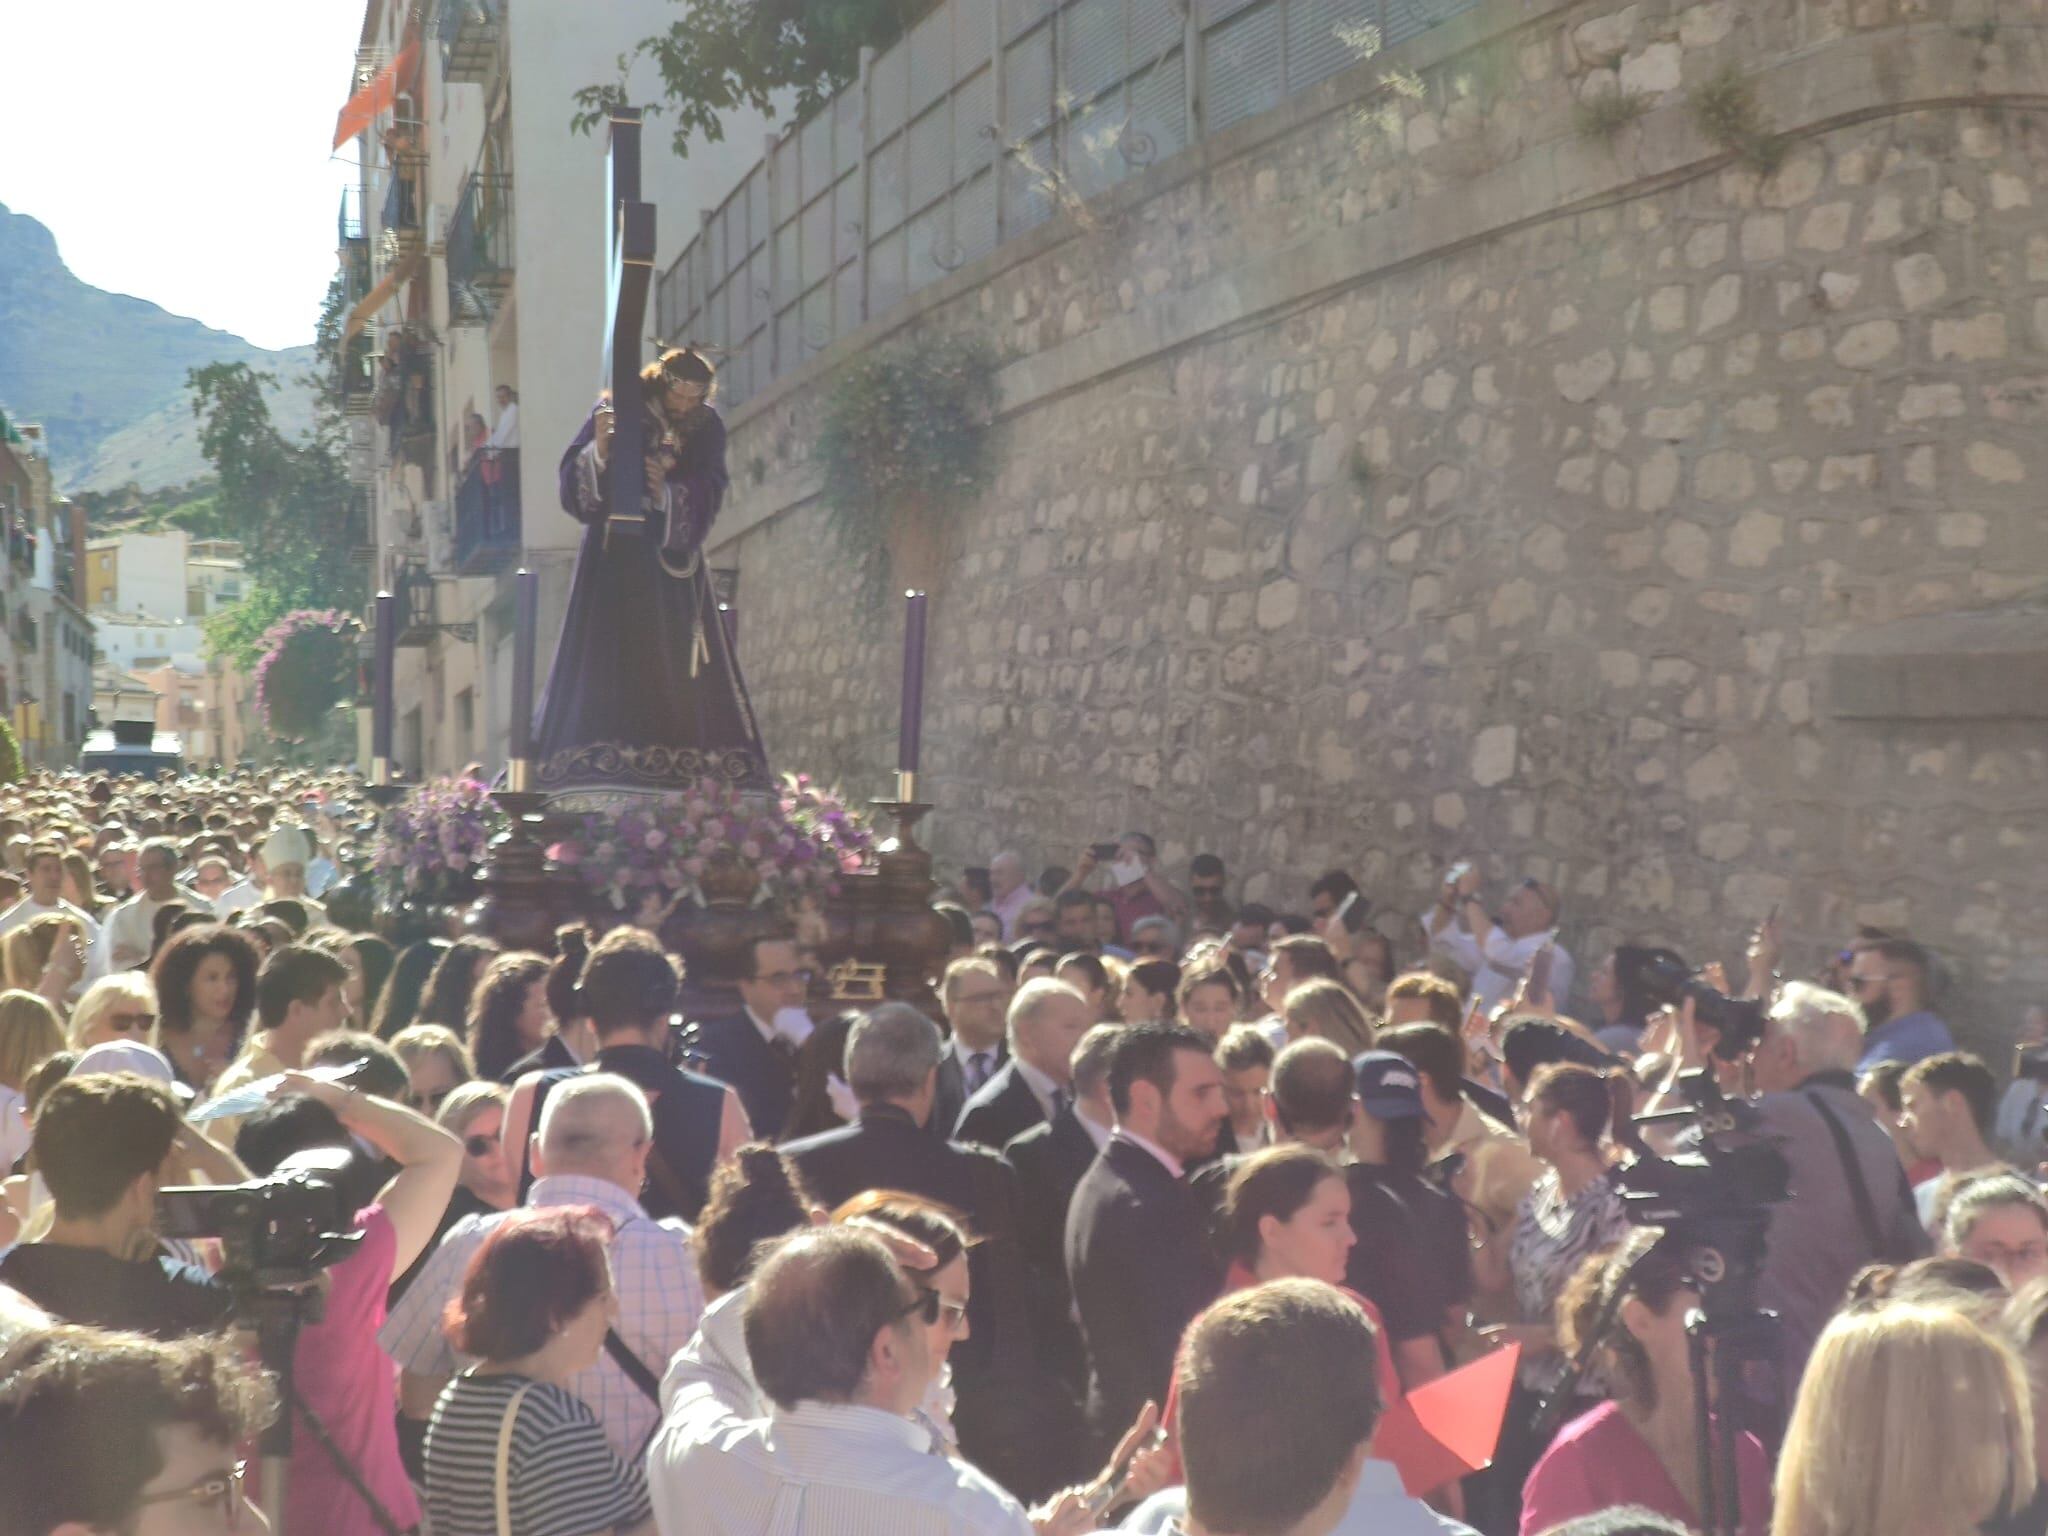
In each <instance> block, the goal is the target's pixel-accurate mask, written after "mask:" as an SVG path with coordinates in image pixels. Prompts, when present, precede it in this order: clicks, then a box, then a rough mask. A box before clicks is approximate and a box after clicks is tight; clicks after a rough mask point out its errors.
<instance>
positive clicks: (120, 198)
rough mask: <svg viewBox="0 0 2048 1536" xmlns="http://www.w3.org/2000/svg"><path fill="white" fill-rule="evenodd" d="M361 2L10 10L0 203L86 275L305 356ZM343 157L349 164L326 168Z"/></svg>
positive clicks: (63, 2)
mask: <svg viewBox="0 0 2048 1536" xmlns="http://www.w3.org/2000/svg"><path fill="white" fill-rule="evenodd" d="M363 9H364V0H90V3H76V0H25V3H22V4H13V3H6V0H0V26H4V42H0V51H4V53H5V55H6V59H7V67H6V68H5V70H4V71H0V73H4V76H5V84H4V86H0V146H5V147H4V149H0V203H4V204H6V205H7V207H8V208H10V209H12V210H13V211H14V212H16V213H26V214H28V215H30V216H31V217H33V218H36V219H38V220H40V221H41V222H42V223H43V224H44V225H46V226H48V228H49V230H50V232H51V233H52V234H54V235H55V236H56V237H57V249H58V251H59V252H60V253H61V254H62V256H63V258H64V261H65V264H66V265H67V266H69V267H70V268H71V270H72V271H73V272H74V273H76V274H77V275H78V276H79V277H80V278H82V279H83V280H84V281H86V282H88V283H91V284H93V285H94V286H95V287H99V288H106V289H110V290H112V291H113V292H115V293H132V294H135V295H137V296H138V297H140V298H145V299H149V300H151V301H152V302H154V303H157V304H161V305H162V306H163V307H164V308H165V309H168V310H170V311H172V312H173V313H174V314H180V315H190V316H192V317H193V318H194V319H197V320H201V321H204V322H205V323H206V324H208V325H211V326H216V327H218V328H219V329H221V330H224V331H232V332H233V333H235V334H236V335H238V336H243V337H246V338H247V339H248V340H250V341H253V342H255V343H256V344H257V345H258V346H262V347H291V346H299V345H302V344H305V343H309V342H311V341H312V339H313V327H314V324H315V322H316V321H317V320H318V319H319V315H320V301H321V298H322V296H323V295H324V294H325V293H326V291H327V282H328V279H329V278H331V277H332V276H333V275H334V259H335V253H334V244H335V240H334V216H335V209H336V206H337V204H338V203H339V201H340V198H341V189H342V187H343V186H344V185H345V184H348V183H351V182H353V181H354V180H355V170H354V166H353V161H354V158H355V144H354V142H353V141H351V142H349V143H347V144H344V145H343V146H342V147H341V149H340V150H339V151H330V149H329V145H330V144H331V142H332V141H333V138H334V118H335V114H336V113H337V112H339V111H340V110H341V104H342V101H343V99H344V98H345V96H346V93H347V87H348V82H349V72H350V70H351V69H352V68H353V66H354V63H355V48H356V39H357V37H358V36H359V35H360V34H361V31H362V24H363ZM332 155H345V156H346V157H347V161H346V162H345V161H343V160H341V159H337V158H331V156H332Z"/></svg>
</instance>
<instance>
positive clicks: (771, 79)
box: [571, 0, 934, 157]
mask: <svg viewBox="0 0 2048 1536" xmlns="http://www.w3.org/2000/svg"><path fill="white" fill-rule="evenodd" d="M933 3H934V0H831V3H829V4H819V3H817V0H692V3H691V5H690V6H689V9H688V11H687V12H686V14H685V15H684V16H683V17H682V18H681V19H680V20H678V21H676V22H674V23H672V24H671V25H670V26H669V29H668V30H667V31H666V32H664V33H662V34H661V35H660V36H658V37H650V38H647V39H645V40H643V41H642V42H640V43H639V44H638V45H637V46H635V47H634V48H633V50H632V51H631V52H630V53H626V54H621V55H620V56H619V60H618V79H617V80H616V81H615V82H613V83H611V84H608V85H590V86H585V87H584V88H583V89H582V90H579V91H578V92H576V106H577V108H578V110H577V112H576V114H575V116H574V117H573V118H572V119H571V122H572V124H573V126H574V127H575V128H576V130H577V131H578V132H581V133H588V132H589V131H590V130H591V129H592V128H595V127H596V126H597V125H599V124H600V123H602V122H603V121H604V120H605V115H606V114H607V113H608V112H609V111H610V110H611V109H612V108H613V107H618V106H625V105H628V104H629V103H628V99H627V96H626V87H625V80H626V74H627V71H628V70H629V69H630V68H631V67H632V62H633V60H634V59H635V58H636V57H638V58H646V59H651V60H652V61H653V62H654V65H655V68H656V69H657V70H658V71H659V72H660V75H661V83H662V90H663V92H664V93H665V95H666V97H667V110H669V111H670V112H672V113H673V114H674V122H675V130H674V133H673V135H672V136H671V143H672V145H673V147H674V150H675V153H676V154H677V155H679V156H684V157H687V156H688V155H689V153H690V146H691V145H692V144H693V143H696V142H703V143H707V144H716V143H718V142H719V141H720V140H721V139H723V138H724V137H725V129H724V126H723V119H724V117H725V115H726V114H727V113H729V112H732V111H733V110H735V109H736V108H741V107H751V108H753V109H754V110H755V111H757V112H763V113H766V114H768V115H769V116H773V115H774V112H775V106H776V103H775V101H774V97H775V96H776V95H777V94H779V93H782V92H785V91H789V92H794V93H795V98H796V100H795V113H796V115H797V116H798V117H802V116H805V115H807V114H808V113H810V112H812V111H813V110H815V109H816V108H818V107H820V106H822V105H823V104H824V103H825V102H826V101H828V100H829V99H830V98H831V96H832V93H833V92H834V91H836V90H838V89H839V88H840V87H841V86H843V85H846V84H847V83H848V82H850V81H851V80H853V79H854V77H855V76H856V75H858V74H859V72H860V51H861V49H863V48H876V49H881V48H887V47H888V46H889V45H890V44H891V43H893V42H895V41H896V40H897V39H898V38H899V37H901V36H902V35H903V34H904V33H905V32H907V31H909V30H910V28H911V26H912V25H913V24H914V23H915V22H916V21H917V20H918V19H919V18H921V17H922V16H923V15H924V14H925V13H926V12H927V11H929V10H931V8H932V5H933ZM650 110H658V109H650Z"/></svg>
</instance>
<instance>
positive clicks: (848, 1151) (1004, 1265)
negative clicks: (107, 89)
mask: <svg viewBox="0 0 2048 1536" xmlns="http://www.w3.org/2000/svg"><path fill="white" fill-rule="evenodd" d="M942 1049H943V1042H942V1041H941V1040H940V1037H939V1030H938V1026H937V1025H935V1024H934V1023H932V1021H931V1020H930V1019H927V1018H926V1017H925V1016H924V1015H923V1014H921V1013H919V1012H918V1011H917V1010H916V1009H915V1008H912V1007H911V1006H910V1005H909V1004H907V1003H883V1004H882V1005H880V1006H879V1007H877V1008H875V1009H874V1010H873V1011H872V1012H870V1013H868V1014H867V1015H865V1016H864V1017H863V1018H861V1019H860V1020H859V1021H858V1022H857V1023H855V1025H854V1026H853V1028H852V1030H851V1031H850V1032H849V1033H848V1035H847V1037H846V1081H847V1086H848V1087H850V1088H851V1089H852V1090H853V1093H854V1097H855V1098H857V1099H858V1100H859V1101H860V1113H859V1115H858V1116H857V1117H856V1118H855V1119H854V1121H853V1123H852V1124H851V1125H844V1126H840V1127H837V1128H836V1129H834V1130H829V1131H822V1132H820V1133H819V1134H818V1135H816V1136H806V1137H804V1138H803V1139H801V1140H799V1141H793V1142H790V1143H788V1144H787V1145H785V1146H784V1147H783V1149H782V1150H783V1152H784V1154H785V1155H787V1156H788V1158H789V1159H790V1161H792V1162H793V1163H795V1164H796V1166H797V1170H798V1171H799V1172H800V1173H801V1174H802V1175H803V1181H804V1186H805V1187H806V1188H807V1189H808V1190H809V1191H810V1192H811V1193H812V1194H813V1195H815V1196H817V1198H818V1199H819V1200H820V1201H822V1202H823V1203H824V1204H825V1205H826V1206H828V1207H836V1206H839V1205H842V1204H844V1203H845V1202H846V1201H848V1200H851V1199H852V1198H853V1197H854V1196H856V1195H861V1194H866V1193H867V1192H868V1191H870V1190H883V1189H886V1190H900V1191H902V1192H903V1193H905V1194H911V1195H922V1196H923V1197H924V1198H925V1199H927V1200H936V1201H937V1202H939V1203H940V1204H941V1205H945V1206H948V1207H950V1208H951V1209H953V1210H954V1211H957V1212H959V1213H961V1214H962V1215H963V1216H965V1217H966V1218H967V1225H968V1227H969V1229H970V1232H971V1234H972V1235H973V1236H974V1237H976V1238H978V1239H979V1241H978V1242H977V1243H976V1244H975V1246H974V1247H973V1248H972V1249H971V1250H970V1251H969V1255H968V1273H969V1276H970V1284H971V1287H972V1289H971V1291H970V1295H971V1297H972V1300H971V1301H970V1303H969V1306H968V1314H967V1315H968V1321H969V1332H968V1336H967V1338H965V1339H963V1340H962V1341H961V1342H960V1343H959V1344H957V1345H955V1346H954V1348H953V1352H952V1363H953V1373H954V1386H955V1390H956V1392H957V1395H958V1408H957V1411H956V1413H955V1415H954V1427H955V1429H957V1430H958V1431H959V1434H960V1444H961V1448H962V1450H963V1451H964V1452H965V1453H966V1454H967V1456H968V1459H969V1460H971V1461H972V1462H974V1464H975V1465H976V1466H979V1467H980V1468H982V1470H984V1471H985V1472H987V1473H988V1474H989V1475H990V1476H991V1477H994V1478H996V1479H997V1480H998V1481H999V1482H1002V1483H1003V1484H1004V1485H1005V1486H1006V1487H1012V1488H1035V1489H1036V1488H1044V1489H1049V1488H1050V1487H1052V1486H1054V1485H1055V1484H1056V1481H1057V1480H1058V1479H1061V1478H1065V1477H1069V1476H1071V1475H1073V1470H1074V1468H1073V1456H1072V1452H1071V1450H1068V1449H1066V1448H1063V1447H1059V1446H1058V1443H1057V1437H1056V1436H1052V1437H1044V1438H1041V1437H1038V1436H1037V1435H1036V1432H1035V1431H1034V1430H1033V1428H1032V1425H1033V1423H1034V1421H1038V1422H1057V1417H1058V1414H1059V1411H1060V1409H1061V1408H1062V1406H1064V1409H1065V1411H1066V1413H1068V1414H1069V1415H1071V1413H1072V1412H1073V1407H1072V1404H1071V1403H1066V1404H1064V1405H1062V1404H1061V1403H1059V1402H1058V1401H1056V1400H1055V1401H1052V1402H1050V1403H1049V1402H1048V1401H1047V1398H1046V1393H1045V1390H1044V1389H1045V1388H1046V1387H1048V1386H1049V1387H1051V1388H1053V1389H1054V1390H1057V1383H1056V1382H1054V1381H1053V1380H1052V1378H1051V1375H1050V1373H1049V1372H1048V1371H1047V1370H1046V1369H1045V1367H1044V1365H1043V1363H1042V1362H1040V1361H1039V1360H1038V1359H1037V1348H1036V1344H1035V1342H1034V1338H1033V1332H1032V1327H1031V1311H1030V1305H1029V1300H1028V1288H1027V1286H1026V1283H1025V1281H1024V1278H1023V1266H1022V1264H1020V1263H1019V1262H1018V1254H1017V1210H1016V1176H1015V1175H1014V1174H1013V1173H1012V1172H1011V1171H1010V1168H1009V1165H1008V1164H1006V1163H1005V1162H1003V1160H1002V1159H1001V1158H1000V1157H998V1156H997V1155H996V1154H995V1153H993V1152H990V1151H988V1150H986V1149H985V1148H982V1147H966V1146H962V1145H960V1144H959V1143H958V1142H952V1141H947V1140H944V1139H943V1138H940V1137H933V1136H931V1135H929V1134H927V1132H926V1131H925V1129H924V1125H925V1122H926V1121H927V1120H928V1119H929V1118H930V1116H931V1113H932V1100H933V1096H934V1094H935V1091H936V1087H937V1078H938V1068H939V1059H940V1053H941V1051H942ZM1054 1452H1058V1453H1059V1454H1058V1455H1057V1457H1056V1459H1053V1460H1048V1457H1049V1456H1052V1454H1053V1453H1054ZM1013 1479H1014V1481H1013ZM1034 1496H1036V1495H1035V1494H1034Z"/></svg>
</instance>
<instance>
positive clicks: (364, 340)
mask: <svg viewBox="0 0 2048 1536" xmlns="http://www.w3.org/2000/svg"><path fill="white" fill-rule="evenodd" d="M371 350H372V348H371V342H370V338H369V336H368V335H367V334H365V333H363V332H360V331H358V332H357V333H356V334H355V335H354V336H352V337H350V338H349V341H348V345H346V346H344V347H343V348H342V349H341V356H340V359H339V360H338V363H337V367H338V368H339V370H340V374H341V377H340V378H339V379H337V380H336V381H335V382H336V385H337V387H338V388H339V389H340V391H341V404H342V409H343V410H344V411H346V412H347V413H348V414H349V415H351V416H367V415H368V414H369V412H370V396H371V395H372V394H374V393H375V392H376V388H377V373H376V364H375V363H374V362H373V361H372V360H371V357H370V353H371Z"/></svg>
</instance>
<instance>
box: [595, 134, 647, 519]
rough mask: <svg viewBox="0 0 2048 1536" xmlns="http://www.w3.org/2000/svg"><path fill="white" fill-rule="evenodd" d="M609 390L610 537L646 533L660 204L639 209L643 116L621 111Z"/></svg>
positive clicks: (613, 183) (609, 246) (609, 301)
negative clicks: (643, 359)
mask: <svg viewBox="0 0 2048 1536" xmlns="http://www.w3.org/2000/svg"><path fill="white" fill-rule="evenodd" d="M605 255H606V278H605V332H604V369H603V371H604V384H605V387H607V388H609V389H610V390H611V397H612V451H611V460H610V463H611V487H610V493H609V495H608V496H607V498H606V503H605V532H606V534H607V536H609V534H610V533H611V531H612V530H613V529H614V528H620V529H622V530H623V531H626V532H629V533H640V534H644V533H645V532H646V531H647V504H646V503H647V470H646V463H647V447H648V443H647V411H646V408H645V405H644V404H643V402H642V400H641V390H640V337H641V335H642V334H643V327H644V322H645V317H646V314H647V290H648V289H649V287H651V286H652V285H653V282H654V204H652V203H643V202H641V201H640V110H639V108H637V107H614V108H613V109H612V113H611V143H610V146H609V148H608V149H607V151H606V154H605Z"/></svg>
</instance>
